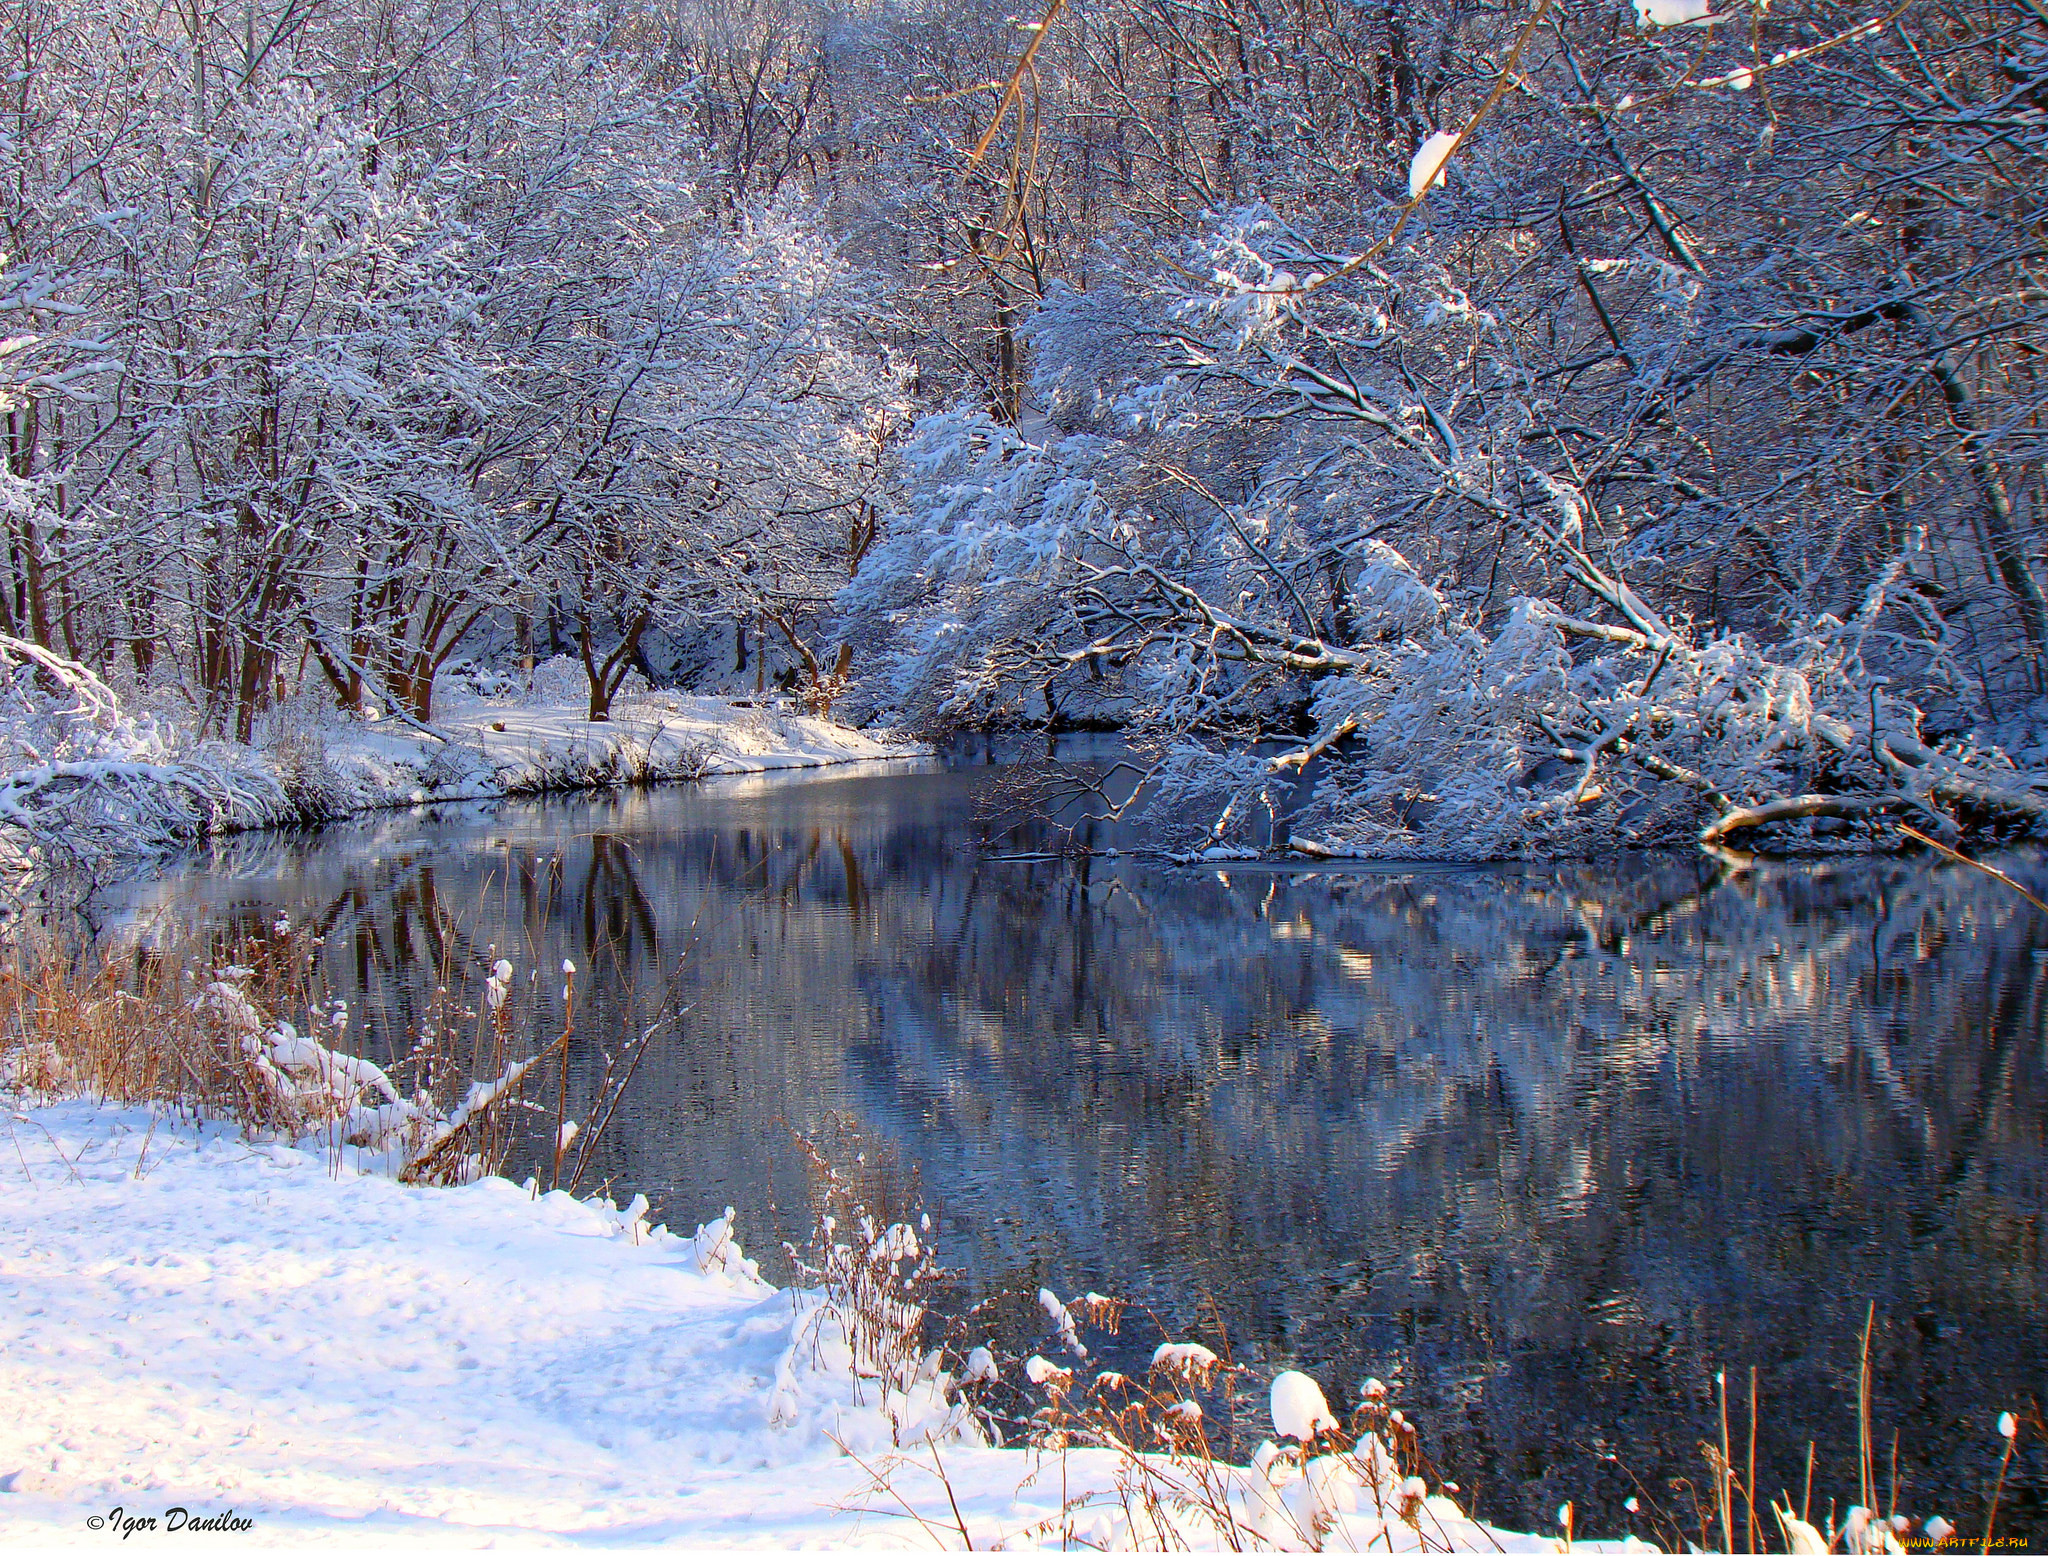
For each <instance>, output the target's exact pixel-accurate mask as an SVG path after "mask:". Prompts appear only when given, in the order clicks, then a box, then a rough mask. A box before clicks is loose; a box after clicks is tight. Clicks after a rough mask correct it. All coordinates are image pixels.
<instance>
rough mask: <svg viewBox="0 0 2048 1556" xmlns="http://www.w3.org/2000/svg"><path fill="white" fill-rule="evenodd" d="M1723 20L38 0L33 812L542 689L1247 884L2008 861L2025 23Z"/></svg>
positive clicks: (2018, 513) (1419, 9)
mask: <svg viewBox="0 0 2048 1556" xmlns="http://www.w3.org/2000/svg"><path fill="white" fill-rule="evenodd" d="M1713 3H1715V0H1633V4H1632V3H1631V0H1514V3H1512V4H1506V5H1485V4H1477V3H1474V0H1418V3H1402V4H1396V3H1394V0H1341V3H1339V0H1091V3H1088V4H1081V3H1079V0H1073V3H1070V0H1051V3H1050V4H1049V5H1048V6H1047V8H1046V9H1045V10H1044V11H1043V12H1042V13H1039V12H1034V13H1033V14H1031V15H1028V16H1020V15H1015V14H1011V13H1009V12H1007V11H1005V10H1004V9H1003V7H1001V6H999V5H983V4H977V3H974V0H967V3H953V4H948V5H945V6H927V5H925V4H922V3H919V0H870V3H855V4H840V3H837V0H671V3H656V0H644V3H642V0H602V3H600V0H522V3H521V4H518V5H515V6H502V5H487V4H483V3H480V0H170V3H168V4H163V3H146V0H14V3H12V4H10V5H9V6H8V7H7V8H6V11H5V15H4V17H0V43H4V56H5V64H4V66H0V70H4V75H0V220H4V232H0V408H4V428H5V440H6V460H5V469H4V473H0V519H4V522H5V525H6V531H7V543H6V548H5V555H4V564H0V565H4V568H5V575H4V579H0V633H4V634H5V642H4V645H0V647H4V650H5V658H6V660H7V664H8V674H9V677H10V680H9V685H8V689H7V692H6V698H7V701H8V704H9V707H8V722H7V728H8V737H7V738H8V741H9V743H10V750H9V752H8V761H7V767H8V769H9V772H10V777H9V779H8V781H7V786H6V792H5V793H4V794H0V811H4V818H0V819H4V820H5V821H6V822H7V823H8V824H10V825H11V826H12V827H13V828H15V829H16V830H18V831H22V832H24V833H27V834H29V835H31V836H33V835H49V834H51V833H52V832H53V831H54V830H55V829H56V827H57V825H58V821H59V819H60V818H69V819H75V818H76V817H77V816H79V815H83V814H87V813H88V812H89V813H90V814H92V815H101V814H102V813H103V812H104V809H105V807H107V806H115V807H117V808H118V807H119V806H128V807H131V808H134V807H141V808H143V809H149V808H150V807H152V806H153V807H155V808H156V811H157V812H158V813H159V819H160V820H161V819H162V818H163V817H169V818H171V819H170V821H166V822H165V823H164V824H165V825H167V826H172V827H173V830H175V826H174V825H173V823H175V822H176V820H177V818H178V817H187V818H190V819H191V824H192V825H194V826H205V825H210V824H211V825H218V824H224V823H226V822H232V821H233V820H235V819H237V818H238V817H243V816H260V815H263V814H267V813H268V812H267V811H266V806H268V807H270V810H275V808H276V804H275V801H276V797H277V795H278V794H280V793H281V792H282V791H281V790H280V789H279V784H280V783H281V781H282V780H281V779H280V777H279V774H280V772H285V771H286V769H287V768H288V766H289V764H284V763H281V762H280V761H279V760H278V759H277V758H276V757H275V754H274V753H275V752H276V750H277V749H278V746H279V742H280V740H281V739H282V738H283V737H282V734H281V732H282V731H288V730H297V729H303V727H304V726H305V724H306V721H307V719H308V714H307V712H306V710H307V709H308V708H309V707H317V708H318V709H320V710H323V712H322V715H321V716H322V717H325V718H327V719H329V720H331V721H333V722H334V723H335V724H336V725H337V726H342V725H346V724H347V723H348V722H349V721H363V720H373V721H383V722H384V723H386V724H387V725H388V724H393V723H396V724H398V725H403V726H405V727H408V728H420V729H424V730H426V731H429V732H431V731H432V730H433V728H434V724H435V719H436V711H437V699H440V698H444V697H445V696H446V695H447V694H448V692H449V688H450V686H451V685H452V684H455V683H458V682H459V683H460V684H462V685H465V686H468V687H485V688H488V687H489V686H490V685H493V684H500V683H502V682H503V680H504V679H505V678H506V677H516V676H517V675H519V674H520V673H521V671H522V670H525V671H528V672H530V670H531V667H532V666H533V665H534V664H535V663H536V662H540V661H547V660H550V659H552V658H554V657H556V656H566V660H567V661H568V662H570V663H573V664H574V665H576V666H578V667H580V671H581V676H580V680H579V681H578V682H577V683H576V696H577V698H578V700H579V703H580V704H581V712H582V713H584V714H586V715H587V717H588V719H589V720H592V721H603V720H605V719H606V718H607V716H608V714H609V713H610V712H611V710H612V705H613V702H614V700H615V699H616V698H617V697H619V695H620V694H621V689H622V688H623V687H625V686H626V685H627V684H628V682H629V680H631V679H632V678H634V677H638V678H639V680H640V681H643V682H645V683H648V684H651V685H654V686H664V685H666V686H681V687H686V688H689V689H693V690H705V691H712V692H718V691H723V692H725V693H728V694H738V695H744V694H745V693H747V692H748V691H751V690H752V689H753V688H754V687H756V686H762V687H764V688H767V687H769V685H770V683H771V682H772V684H773V686H775V687H779V688H781V689H782V690H783V691H784V692H786V693H787V694H788V695H789V696H791V697H793V698H796V699H799V700H800V701H801V703H802V704H803V705H804V706H805V707H807V708H808V709H810V710H811V711H812V712H814V713H817V714H822V715H825V716H828V717H832V718H836V719H838V720H840V721H842V722H847V723H853V724H860V725H870V724H872V725H876V726H892V727H894V728H897V729H900V730H903V731H905V732H908V733H911V734H916V735H921V736H927V737H930V736H938V735H943V734H945V733H947V732H950V731H954V730H958V729H961V728H968V727H971V728H989V727H994V726H1007V725H1030V726H1036V725H1040V724H1052V725H1055V726H1058V725H1071V724H1087V725H1091V726H1097V727H1113V728H1116V729H1119V730H1121V731H1123V732H1124V734H1125V736H1126V738H1127V740H1128V744H1129V751H1130V758H1129V762H1128V764H1127V769H1126V770H1125V771H1123V772H1122V774H1121V779H1120V781H1119V782H1117V783H1115V784H1112V785H1110V786H1108V787H1107V788H1106V790H1105V793H1104V795H1103V796H1102V798H1103V799H1104V801H1105V802H1111V801H1113V802H1115V803H1114V806H1113V808H1117V809H1127V808H1130V807H1131V806H1133V805H1135V806H1136V807H1138V808H1140V809H1142V810H1143V811H1144V812H1145V813H1146V814H1147V815H1148V816H1149V817H1150V818H1151V820H1152V822H1153V824H1154V825H1155V826H1156V827H1157V828H1159V829H1160V835H1161V836H1162V837H1164V838H1166V839H1167V840H1168V841H1169V842H1170V844H1171V845H1172V846H1174V847H1178V848H1186V849H1191V850H1196V851H1207V852H1211V853H1215V854H1218V855H1229V854H1234V853H1239V852H1253V851H1260V850H1289V849H1291V850H1293V851H1295V852H1297V853H1300V854H1305V855H1312V856H1314V855H1333V856H1345V855H1351V854H1371V855H1376V856H1392V857H1420V856H1435V857H1458V858H1489V857H1510V856H1517V855H1532V854H1533V855H1565V854H1573V853H1583V852H1586V851H1589V850H1593V849H1599V848H1605V847H1611V846H1617V845H1625V844H1636V845H1643V844H1657V843H1671V842H1679V841H1690V840H1692V839H1695V838H1702V839H1704V840H1705V841H1706V842H1708V843H1709V844H1711V845H1717V846H1718V845H1721V844H1723V842H1724V840H1730V841H1745V842H1747V841H1753V840H1757V839H1775V840H1778V841H1780V842H1789V843H1791V844H1793V845H1799V846H1828V845H1830V844H1831V843H1855V844H1858V845H1868V844H1869V843H1871V842H1878V843H1881V844H1886V845H1888V844H1890V843H1893V842H1896V841H1897V838H1898V832H1897V826H1898V824H1905V825H1909V826H1911V827H1913V828H1914V829H1916V830H1919V831H1924V832H1926V833H1927V834H1928V835H1930V836H1933V837H1935V838H1938V839H1941V840H1943V841H1946V842H1949V843H1958V842H1960V841H1962V840H1963V839H1964V838H1965V837H1968V836H1980V837H1981V836H1986V835H2005V836H2011V835H2014V834H2016V833H2019V832H2022V831H2026V830H2029V829H2032V828H2034V827H2035V826H2036V825H2038V824H2039V823H2040V822H2041V820H2042V818H2043V817H2044V816H2048V718H2044V716H2043V708H2044V700H2043V699H2044V696H2048V667H2044V663H2043V651H2044V648H2048V596H2044V592H2043V591H2044V585H2043V581H2042V579H2043V574H2042V568H2043V565H2044V558H2043V557H2042V556H2041V549H2042V545H2043V540H2044V521H2048V457H2044V456H2048V431H2044V412H2048V377H2044V368H2048V358H2044V356H2043V353H2044V351H2048V247H2044V219H2048V210H2044V201H2048V166H2044V162H2048V5H2044V4H2043V3H2042V0H1900V3H1898V4H1896V5H1892V6H1890V7H1889V8H1888V9H1887V8H1881V7H1880V6H1878V5H1876V4H1871V5H1862V6H1857V5H1844V4H1838V3H1835V0H1776V3H1772V0H1720V3H1721V5H1722V8H1721V9H1719V10H1714V9H1711V6H1712V4H1713ZM266 753H270V754H266ZM287 776H288V774H287ZM266 796H267V797H268V798H266ZM93 807H99V809H93ZM66 824H68V820H67V823H66Z"/></svg>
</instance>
